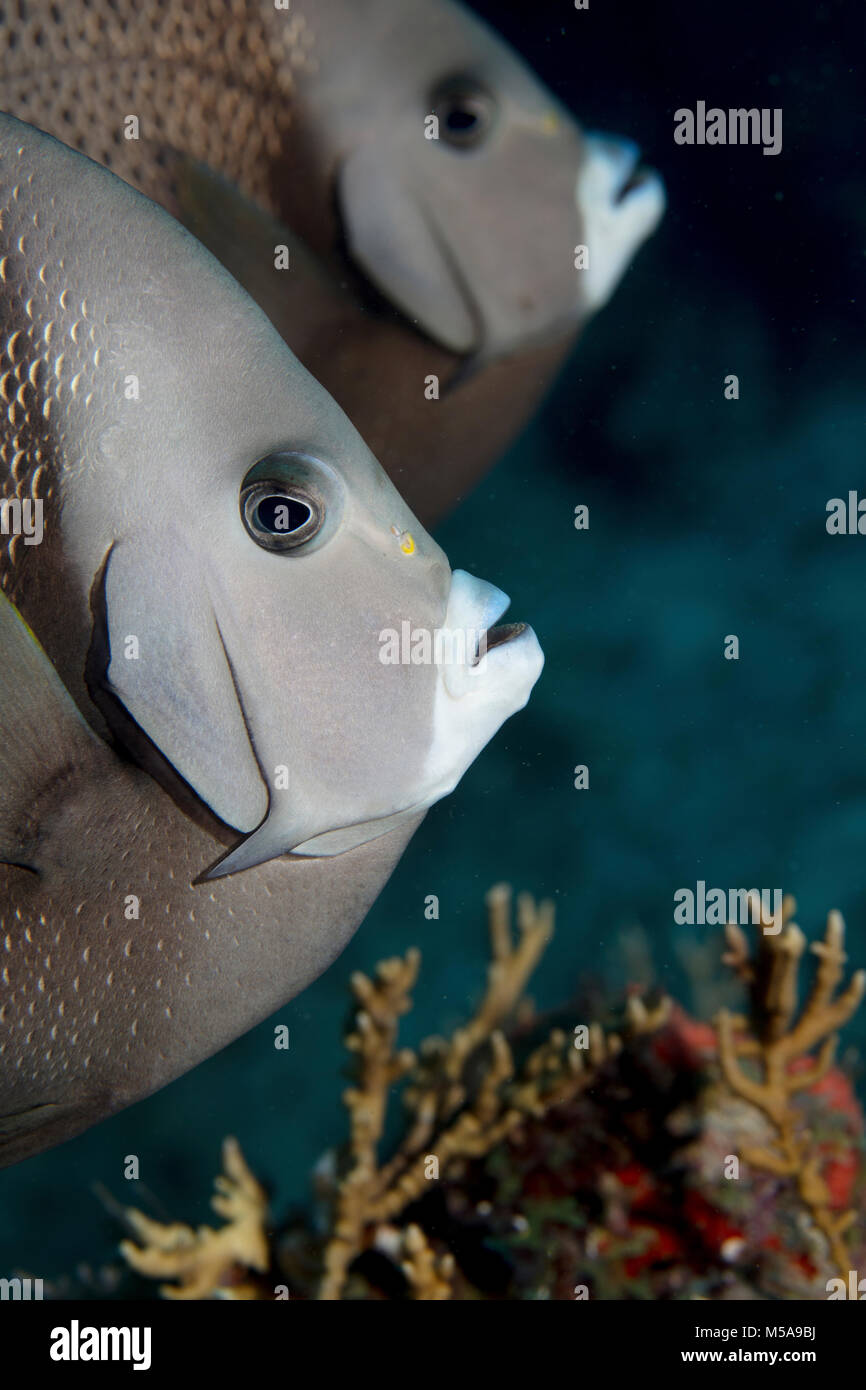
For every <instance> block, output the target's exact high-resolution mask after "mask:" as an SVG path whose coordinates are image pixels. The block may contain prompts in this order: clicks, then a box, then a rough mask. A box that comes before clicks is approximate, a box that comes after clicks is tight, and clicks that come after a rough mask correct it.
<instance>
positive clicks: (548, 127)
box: [541, 111, 559, 135]
mask: <svg viewBox="0 0 866 1390" xmlns="http://www.w3.org/2000/svg"><path fill="white" fill-rule="evenodd" d="M541 129H542V131H543V133H544V134H545V135H556V133H557V131H558V130H559V117H558V116H557V115H556V113H555V112H554V111H546V112H545V114H544V115H543V116H542V118H541Z"/></svg>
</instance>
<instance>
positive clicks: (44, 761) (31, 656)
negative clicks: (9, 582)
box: [0, 593, 104, 864]
mask: <svg viewBox="0 0 866 1390" xmlns="http://www.w3.org/2000/svg"><path fill="white" fill-rule="evenodd" d="M103 752H104V745H103V744H102V743H101V741H100V739H99V738H97V736H96V734H95V733H94V732H93V730H92V729H91V728H90V727H89V726H88V724H87V723H86V722H85V720H84V719H83V718H82V716H81V714H80V713H79V711H78V708H77V706H76V705H75V703H74V701H73V699H72V697H71V696H70V694H69V692H68V691H67V689H66V687H65V686H64V684H63V682H62V681H61V679H60V677H59V676H58V674H57V672H56V671H55V669H54V667H53V666H52V665H51V662H50V661H49V660H48V657H47V656H46V655H45V652H44V651H43V650H42V648H41V647H40V645H39V642H38V641H37V639H36V637H35V636H34V634H33V633H32V632H31V630H30V628H29V627H28V626H27V624H26V623H25V621H24V619H23V618H22V617H21V614H20V613H19V612H18V610H17V608H15V606H14V604H12V603H10V601H9V599H8V598H7V597H6V596H5V594H3V593H0V860H2V861H3V862H4V863H7V864H19V863H22V860H24V861H26V860H27V857H28V852H29V849H30V846H29V845H28V833H29V832H28V824H29V822H28V818H29V816H30V813H31V808H32V806H33V803H34V800H35V799H36V797H37V796H38V795H39V794H40V792H41V790H42V789H43V788H45V787H46V786H47V785H50V784H51V783H52V781H53V780H54V779H55V778H57V777H59V776H60V775H61V774H62V773H64V772H65V771H67V770H69V769H71V768H74V767H76V766H80V765H81V764H82V763H83V762H84V761H85V760H86V759H88V758H92V757H94V756H97V757H98V756H100V754H101V753H103Z"/></svg>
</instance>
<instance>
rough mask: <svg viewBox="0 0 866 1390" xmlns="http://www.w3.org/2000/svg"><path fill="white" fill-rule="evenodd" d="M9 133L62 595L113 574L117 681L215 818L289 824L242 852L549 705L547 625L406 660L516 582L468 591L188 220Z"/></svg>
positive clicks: (14, 306) (287, 838) (108, 588)
mask: <svg viewBox="0 0 866 1390" xmlns="http://www.w3.org/2000/svg"><path fill="white" fill-rule="evenodd" d="M0 141H2V144H0V179H2V180H3V183H4V186H5V185H6V184H7V183H8V182H9V181H10V180H13V179H14V180H16V181H17V183H18V185H20V187H21V188H22V189H24V190H26V191H24V192H23V193H22V195H21V196H20V197H19V199H18V200H17V201H15V202H13V203H12V211H11V212H10V213H9V214H8V216H7V218H6V221H5V223H4V229H3V233H2V236H3V241H4V244H3V246H2V247H0V250H2V251H4V252H5V251H7V249H8V252H9V261H8V263H7V266H6V284H7V285H12V286H14V289H12V290H9V291H7V296H6V297H7V301H8V311H9V313H10V314H16V315H18V317H19V318H20V319H21V322H22V338H21V343H22V344H23V343H26V353H27V355H28V357H29V358H30V359H32V360H31V363H30V366H28V368H27V370H28V374H29V373H30V371H31V368H32V374H33V380H34V381H36V382H38V383H40V389H41V391H42V395H43V397H44V400H43V402H42V403H43V406H44V404H45V402H46V401H47V402H49V407H48V416H49V417H50V418H51V419H52V420H53V425H52V429H53V430H54V442H55V447H56V451H57V457H58V460H59V464H60V476H59V479H58V487H57V498H58V501H60V502H62V518H61V516H60V515H59V513H58V511H57V510H56V509H55V511H54V513H53V515H52V514H51V512H50V511H49V515H48V518H47V522H46V525H47V526H51V525H54V526H56V527H59V529H60V533H61V537H62V550H63V558H64V563H65V579H64V585H63V587H62V588H61V586H60V585H58V586H57V588H56V589H55V591H54V593H53V596H52V597H53V602H54V603H55V604H63V605H67V606H68V607H69V609H70V611H71V610H72V609H73V608H75V607H76V606H78V605H80V604H81V603H82V602H83V601H84V600H85V599H86V598H87V596H88V595H90V593H91V589H92V586H94V583H95V581H98V582H97V589H98V594H97V599H96V608H97V610H99V611H100V617H99V622H100V624H101V625H102V626H104V629H105V632H104V636H105V638H106V639H107V644H108V648H109V649H110V650H109V652H108V654H107V655H108V657H109V658H110V659H109V660H108V664H107V668H106V669H105V671H104V673H103V674H104V683H105V686H106V688H107V690H108V691H109V692H110V693H111V694H112V695H113V696H114V697H115V698H116V700H117V701H119V703H120V704H121V705H122V707H123V709H124V710H125V712H126V714H127V715H128V716H130V717H131V719H132V720H133V721H134V722H135V724H136V725H137V726H138V727H139V729H140V730H142V731H144V733H145V734H146V735H147V736H148V738H149V739H150V740H151V741H152V743H153V744H154V745H155V746H156V748H157V749H158V750H159V752H160V753H161V754H162V755H163V757H164V758H165V759H166V760H167V761H168V763H170V764H171V765H172V766H173V768H174V769H175V770H176V771H177V772H178V773H179V774H180V775H181V777H182V778H183V779H184V780H185V781H186V782H187V783H188V784H189V786H190V787H192V789H193V790H194V791H195V793H196V794H197V795H198V797H199V798H200V799H201V801H202V802H204V803H205V804H206V805H207V806H208V807H209V808H210V809H211V810H212V811H213V812H214V814H215V815H217V816H218V817H219V818H220V819H221V820H223V821H225V822H226V823H227V824H228V825H230V826H232V827H235V828H236V829H237V830H239V831H242V832H249V831H253V830H254V829H255V828H256V827H257V826H260V823H261V822H263V821H264V824H263V825H261V827H260V828H259V829H258V831H257V832H256V834H255V835H254V836H252V837H251V838H250V839H249V840H248V841H245V842H244V844H243V845H242V846H241V847H240V849H239V850H237V851H235V853H234V854H233V855H232V856H231V857H230V858H229V860H227V861H226V862H225V863H224V864H223V865H221V866H220V871H221V872H227V871H231V870H233V869H236V868H245V867H249V866H250V865H252V864H255V863H257V862H260V861H261V860H263V859H267V858H270V857H272V856H274V855H277V854H282V853H285V852H286V851H288V850H291V849H301V852H309V853H320V852H322V853H335V852H340V851H341V850H344V849H346V848H349V847H350V846H351V845H353V844H358V843H362V842H363V841H364V840H367V839H370V838H373V837H374V836H375V835H378V834H381V833H382V832H383V831H384V830H385V829H387V828H389V826H390V825H391V824H393V823H394V818H395V817H396V818H401V817H404V816H405V815H408V814H411V813H414V812H415V811H417V809H418V808H419V807H420V806H424V805H429V804H430V802H431V801H433V800H435V799H437V797H438V796H441V795H443V794H444V793H445V792H446V791H448V790H450V788H451V786H453V785H454V783H455V782H456V780H457V779H458V777H459V776H460V775H461V774H462V772H463V770H464V769H465V767H466V766H468V764H469V762H471V761H472V759H473V758H474V756H475V755H476V754H477V752H478V751H479V750H480V748H481V747H482V746H483V745H484V743H486V742H487V740H488V738H489V737H490V736H491V735H492V733H493V732H495V729H496V728H497V727H498V726H499V724H500V723H501V722H502V720H503V718H505V717H507V715H508V714H510V713H512V712H513V711H514V710H515V709H517V708H519V707H520V706H521V705H522V704H523V703H524V702H525V700H526V698H527V696H528V694H529V690H530V689H531V686H532V684H533V683H534V681H535V679H536V678H537V675H538V673H539V670H540V667H541V655H540V651H539V650H538V645H537V643H536V641H535V638H534V636H533V634H532V633H531V630H529V629H526V630H524V631H523V632H522V633H517V634H515V635H514V636H513V638H512V639H511V640H508V641H505V642H503V643H502V644H501V645H497V646H496V647H495V649H494V650H493V651H491V652H490V654H489V655H488V657H487V658H486V659H485V661H484V662H482V663H481V664H480V666H479V667H478V668H477V674H473V675H471V676H470V668H471V669H472V671H473V672H474V671H475V670H476V668H475V667H474V665H473V662H474V657H475V651H474V649H468V650H467V651H466V653H465V657H464V660H463V662H462V666H461V669H462V670H463V671H464V674H465V676H466V679H464V680H463V681H462V683H461V681H460V680H458V679H455V671H454V669H453V668H448V669H443V667H442V666H441V665H436V664H435V663H431V662H425V663H420V664H419V663H416V662H414V661H410V662H408V663H404V662H402V661H400V662H397V663H396V664H395V663H393V662H385V661H383V660H382V650H383V644H382V636H383V633H386V632H388V631H394V630H396V631H398V632H399V631H401V629H402V625H403V624H408V626H409V628H410V629H411V630H412V631H427V632H431V633H432V632H434V631H435V630H437V629H440V628H441V627H442V625H443V622H444V621H445V620H446V615H448V621H449V622H450V623H452V624H456V623H458V622H459V624H460V625H461V626H464V627H465V628H467V629H469V630H476V631H481V630H483V629H486V628H487V627H488V626H490V623H491V621H495V619H496V618H497V617H498V616H499V615H500V614H501V612H502V609H503V602H502V596H500V595H498V591H495V590H492V588H491V586H488V585H483V584H481V583H480V582H479V581H474V580H471V579H469V577H468V576H464V577H462V578H461V579H460V580H459V582H458V583H457V584H456V585H454V586H452V582H451V574H450V570H449V566H448V562H447V560H446V559H445V556H444V555H443V553H442V551H441V550H440V549H439V547H438V546H437V545H436V544H435V543H434V542H433V541H432V540H431V539H430V537H429V536H427V535H426V533H425V532H424V531H423V529H422V528H421V527H420V525H419V524H418V523H417V522H416V521H415V519H414V517H413V516H412V514H411V513H410V512H409V510H408V508H407V507H406V505H405V504H404V503H403V501H402V499H401V498H400V496H399V494H398V493H397V492H396V490H395V489H394V487H393V486H392V484H391V483H390V482H389V480H388V479H387V477H386V475H385V474H384V473H383V471H382V470H381V468H380V467H379V466H378V464H377V463H376V461H375V460H374V459H373V457H372V455H371V454H370V452H369V450H368V449H367V448H366V447H365V445H364V444H363V442H362V440H361V439H360V437H359V436H358V435H357V433H356V432H355V430H354V429H353V428H352V426H351V425H350V424H349V422H348V420H347V419H346V417H345V416H344V415H343V414H342V413H341V412H340V411H339V409H338V408H337V407H336V406H335V405H334V403H333V401H332V400H331V399H330V397H329V396H327V394H326V393H325V392H324V391H323V390H322V388H321V387H319V386H318V384H317V383H316V382H315V381H314V380H313V379H312V377H310V376H309V374H308V373H307V372H306V371H305V370H304V369H303V368H302V367H301V366H300V364H299V363H298V362H297V360H296V359H295V358H294V357H293V355H292V354H291V353H290V352H289V350H288V348H287V347H286V346H285V345H284V344H283V342H282V341H281V339H280V338H279V337H278V336H277V334H276V333H275V331H274V330H273V329H272V328H271V326H270V324H269V323H268V322H267V320H266V319H265V318H264V316H263V315H262V314H261V313H260V311H259V310H258V309H257V308H256V307H255V306H254V305H253V304H252V302H251V301H250V300H249V299H247V297H246V296H245V295H244V293H243V292H242V291H241V290H240V288H239V287H238V286H237V285H236V284H235V282H234V281H233V280H231V278H230V277H229V276H228V275H227V273H226V272H225V271H224V270H222V268H221V267H219V266H218V264H217V263H216V262H215V261H213V260H212V258H211V257H210V256H209V255H208V254H207V253H206V252H204V251H203V249H202V248H201V247H200V246H199V245H198V243H197V242H196V241H195V240H194V239H193V238H192V237H190V236H189V234H188V233H186V232H184V231H183V230H182V229H181V228H180V227H179V226H178V225H177V224H176V223H174V222H173V221H172V220H171V219H170V218H169V217H168V216H167V215H166V214H165V213H164V212H162V211H161V210H160V209H158V208H156V206H155V205H153V204H151V203H149V202H147V200H145V199H143V198H141V197H140V196H139V195H137V194H134V193H132V192H131V190H129V189H128V188H127V187H126V186H125V185H124V184H122V183H120V182H119V181H118V180H116V179H115V178H114V177H113V176H112V175H110V174H108V173H107V172H106V171H105V170H103V169H101V168H99V167H98V166H96V165H94V164H91V163H89V162H88V161H85V160H83V159H82V158H81V157H80V156H78V155H75V154H73V153H72V152H70V151H68V150H66V149H65V147H62V146H59V145H57V144H56V143H55V142H53V141H49V140H47V138H46V137H43V136H40V135H38V134H36V133H35V132H31V131H30V130H29V128H27V127H21V126H20V125H18V124H17V123H16V122H10V121H9V120H8V119H7V118H2V117H0ZM34 214H35V217H34ZM22 235H24V237H25V240H24V243H23V246H24V250H23V252H21V251H16V250H15V248H16V246H17V245H18V238H19V237H20V236H22ZM25 305H26V306H28V307H27V310H26V313H25V311H24V306H25ZM70 316H71V318H72V319H73V320H74V322H73V323H70V322H68V319H69V318H70ZM49 323H51V325H52V327H51V329H50V331H49V330H48V327H47V325H48V324H49ZM60 348H62V351H63V355H64V357H67V356H68V360H67V361H65V362H64V363H63V364H62V366H61V369H60V371H59V374H58V372H57V370H56V366H57V358H58V355H59V350H60ZM23 351H24V349H23V347H22V352H23ZM70 372H72V373H73V375H72V377H71V378H70V377H69V373H70ZM42 416H43V418H44V417H45V411H44V409H43V411H42ZM70 576H71V579H72V582H71V587H70ZM103 608H104V613H102V611H101V610H102V609H103ZM28 616H30V617H31V621H32V620H33V617H34V616H36V617H37V618H38V615H28ZM34 626H36V630H37V633H38V631H39V626H38V624H37V623H34ZM81 657H82V662H83V658H84V653H82V654H81ZM322 837H324V839H323V838H322ZM311 842H312V843H311Z"/></svg>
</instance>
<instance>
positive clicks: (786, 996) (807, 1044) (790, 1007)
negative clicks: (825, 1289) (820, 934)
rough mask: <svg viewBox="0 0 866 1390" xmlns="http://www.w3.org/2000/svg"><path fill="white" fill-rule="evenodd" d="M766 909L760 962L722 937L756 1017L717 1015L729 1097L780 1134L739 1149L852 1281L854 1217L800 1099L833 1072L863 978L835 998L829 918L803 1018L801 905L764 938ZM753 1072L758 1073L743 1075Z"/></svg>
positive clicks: (736, 932)
mask: <svg viewBox="0 0 866 1390" xmlns="http://www.w3.org/2000/svg"><path fill="white" fill-rule="evenodd" d="M760 910H761V909H760V897H758V896H757V895H755V900H754V904H753V907H752V920H753V921H756V922H757V921H760V927H761V932H760V935H759V945H758V948H757V951H756V952H755V953H754V954H751V953H750V952H749V947H748V942H747V939H746V936H745V933H744V932H743V930H742V928H741V927H739V926H737V925H735V924H730V923H729V925H728V927H727V929H726V935H727V940H728V947H729V951H728V954H727V955H726V956H725V957H724V960H725V963H726V964H728V965H730V966H731V967H732V969H733V970H735V971H736V973H737V975H738V976H739V977H740V979H741V980H742V981H743V983H744V984H745V985H746V986H747V988H748V990H749V995H750V1002H751V1010H750V1013H751V1017H750V1019H744V1018H739V1017H736V1016H734V1015H732V1014H730V1013H728V1012H727V1011H726V1010H723V1011H722V1012H721V1013H720V1014H719V1015H718V1018H717V1027H718V1034H719V1061H720V1063H721V1067H722V1074H723V1076H724V1078H725V1081H726V1082H727V1084H728V1086H729V1087H730V1088H731V1090H732V1091H733V1092H734V1093H735V1094H736V1095H738V1096H741V1097H742V1098H743V1099H744V1100H747V1101H750V1102H751V1104H752V1105H755V1106H757V1107H758V1109H759V1110H761V1111H762V1112H763V1113H764V1115H766V1117H767V1118H768V1119H769V1120H770V1122H771V1124H772V1125H773V1127H774V1130H775V1147H773V1148H767V1147H763V1146H756V1145H745V1146H743V1150H742V1153H743V1157H744V1158H745V1160H746V1162H747V1163H751V1164H753V1165H754V1166H755V1167H757V1168H762V1169H764V1170H765V1171H767V1172H770V1173H774V1174H776V1175H777V1176H778V1177H787V1178H793V1179H794V1180H795V1181H796V1184H797V1190H798V1192H799V1195H800V1198H801V1199H802V1201H803V1203H804V1205H805V1206H806V1208H807V1209H808V1211H809V1213H810V1215H811V1218H812V1221H813V1222H814V1224H815V1226H816V1227H817V1229H818V1230H819V1231H820V1232H821V1234H822V1235H823V1236H824V1238H825V1240H826V1242H827V1246H828V1249H829V1252H830V1255H831V1258H832V1259H833V1261H834V1263H835V1265H836V1266H837V1268H838V1269H839V1270H840V1271H842V1272H843V1273H844V1274H847V1270H848V1267H849V1262H850V1261H849V1256H848V1252H847V1248H846V1245H845V1241H844V1239H843V1237H844V1234H845V1232H846V1231H847V1230H848V1229H849V1227H850V1226H851V1225H852V1223H853V1222H854V1220H855V1213H854V1212H853V1211H846V1212H842V1213H841V1214H834V1213H833V1211H832V1208H831V1194H830V1191H829V1188H828V1186H827V1183H826V1182H825V1180H824V1178H823V1176H822V1174H821V1161H822V1160H821V1154H820V1152H819V1150H818V1149H817V1147H816V1145H815V1141H814V1138H813V1136H812V1135H811V1133H810V1132H809V1131H808V1130H807V1129H804V1127H803V1117H802V1113H801V1112H800V1111H799V1109H798V1108H797V1107H796V1105H795V1104H794V1097H795V1096H797V1095H798V1094H799V1093H801V1092H803V1091H806V1090H808V1089H809V1088H811V1087H814V1086H815V1085H816V1084H817V1083H818V1082H819V1081H821V1079H822V1078H823V1077H824V1076H826V1075H827V1073H828V1071H829V1070H830V1067H831V1066H832V1065H833V1061H834V1058H835V1054H836V1047H837V1043H838V1030H839V1029H840V1028H841V1027H842V1026H843V1025H844V1024H845V1023H847V1022H848V1020H849V1019H850V1018H851V1016H852V1015H853V1014H854V1012H855V1010H856V1009H857V1007H858V1005H859V1004H860V1001H861V999H862V998H863V995H864V993H866V971H863V970H858V971H857V973H856V974H855V975H854V976H853V977H852V979H851V980H850V982H849V984H848V985H847V987H846V988H845V989H844V990H843V991H842V993H841V994H838V995H837V993H836V990H837V988H838V986H839V985H840V983H841V981H842V978H843V974H844V967H845V963H846V960H847V956H846V955H845V951H844V949H843V943H844V939H845V924H844V922H843V920H842V917H841V916H840V914H839V913H838V912H831V913H830V914H829V916H828V918H827V926H826V930H825V934H824V940H823V941H818V942H813V944H812V947H811V949H812V951H813V953H814V954H815V955H816V956H817V957H818V960H819V964H818V969H817V972H816V976H815V981H814V984H813V986H812V991H811V994H810V995H809V998H808V999H807V1001H806V1004H805V1006H804V1008H803V1010H802V1011H801V1012H800V1013H799V1017H798V1016H797V1015H798V1003H799V1000H798V988H797V986H798V976H799V968H800V961H801V957H802V955H803V952H804V951H805V949H806V938H805V936H804V935H803V933H802V931H801V930H800V928H799V927H798V926H797V924H796V923H795V922H794V921H793V920H792V919H793V915H794V912H795V911H796V903H795V901H794V899H793V898H791V897H788V898H786V899H785V901H784V903H783V905H782V921H783V925H782V929H781V931H779V932H777V933H775V934H774V933H768V932H765V931H764V930H763V928H764V927H768V926H771V923H770V921H769V919H764V918H762V917H760ZM816 1049H817V1053H816V1052H815V1050H816ZM744 1061H745V1062H746V1067H744V1066H743V1065H742V1064H743V1062H744ZM750 1064H753V1066H754V1070H747V1067H749V1065H750Z"/></svg>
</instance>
